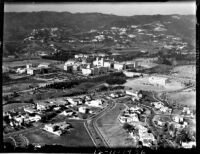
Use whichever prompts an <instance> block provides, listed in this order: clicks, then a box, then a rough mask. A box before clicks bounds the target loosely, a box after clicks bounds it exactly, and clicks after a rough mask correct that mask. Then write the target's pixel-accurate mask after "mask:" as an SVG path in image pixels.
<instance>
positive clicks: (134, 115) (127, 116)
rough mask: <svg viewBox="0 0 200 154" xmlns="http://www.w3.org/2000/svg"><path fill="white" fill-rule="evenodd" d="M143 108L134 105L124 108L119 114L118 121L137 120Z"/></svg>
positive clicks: (131, 121) (130, 121)
mask: <svg viewBox="0 0 200 154" xmlns="http://www.w3.org/2000/svg"><path fill="white" fill-rule="evenodd" d="M142 112H143V109H142V108H141V107H138V106H135V107H131V108H128V109H126V110H125V111H123V113H122V114H121V115H120V116H119V121H120V122H121V123H130V124H132V123H134V122H139V115H140V114H142Z"/></svg>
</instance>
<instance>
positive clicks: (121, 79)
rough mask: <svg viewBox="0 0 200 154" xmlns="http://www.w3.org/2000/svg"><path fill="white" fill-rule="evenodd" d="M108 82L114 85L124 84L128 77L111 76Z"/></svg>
mask: <svg viewBox="0 0 200 154" xmlns="http://www.w3.org/2000/svg"><path fill="white" fill-rule="evenodd" d="M106 83H108V84H110V85H114V84H124V83H126V79H125V78H124V77H109V78H108V79H107V80H106Z"/></svg>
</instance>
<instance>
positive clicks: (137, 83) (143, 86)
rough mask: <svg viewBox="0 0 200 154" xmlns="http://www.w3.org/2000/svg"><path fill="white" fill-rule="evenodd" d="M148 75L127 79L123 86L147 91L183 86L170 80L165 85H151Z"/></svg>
mask: <svg viewBox="0 0 200 154" xmlns="http://www.w3.org/2000/svg"><path fill="white" fill-rule="evenodd" d="M148 78H149V77H143V78H137V79H128V80H127V82H126V83H125V84H124V86H128V87H131V88H133V89H134V90H147V91H149V90H150V91H156V92H161V91H174V90H179V89H182V88H184V85H183V84H181V83H180V82H178V81H175V80H171V83H167V84H166V86H165V87H163V86H157V85H152V84H150V83H149V81H148Z"/></svg>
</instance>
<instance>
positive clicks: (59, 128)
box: [43, 122, 70, 136]
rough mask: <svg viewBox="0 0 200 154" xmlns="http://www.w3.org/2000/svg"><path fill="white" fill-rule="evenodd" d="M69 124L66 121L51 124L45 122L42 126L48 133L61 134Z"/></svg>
mask: <svg viewBox="0 0 200 154" xmlns="http://www.w3.org/2000/svg"><path fill="white" fill-rule="evenodd" d="M69 126H70V124H69V123H66V122H60V123H54V124H53V123H52V124H46V125H45V126H44V128H43V129H44V130H45V131H48V132H50V133H53V134H55V135H58V136H61V135H62V134H63V133H65V132H66V130H68V129H69Z"/></svg>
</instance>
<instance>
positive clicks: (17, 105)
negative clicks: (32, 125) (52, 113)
mask: <svg viewBox="0 0 200 154" xmlns="http://www.w3.org/2000/svg"><path fill="white" fill-rule="evenodd" d="M28 105H31V104H30V103H13V104H6V105H4V106H3V112H7V111H9V110H12V109H17V108H21V107H23V106H28Z"/></svg>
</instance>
